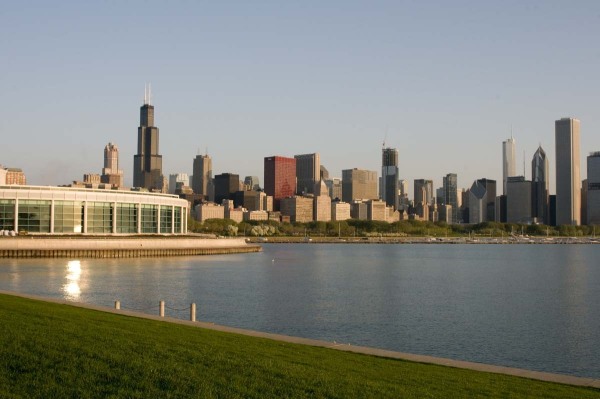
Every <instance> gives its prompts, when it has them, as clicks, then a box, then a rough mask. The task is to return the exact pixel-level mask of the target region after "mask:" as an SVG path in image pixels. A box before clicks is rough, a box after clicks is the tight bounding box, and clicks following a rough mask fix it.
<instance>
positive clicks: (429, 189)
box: [413, 179, 433, 205]
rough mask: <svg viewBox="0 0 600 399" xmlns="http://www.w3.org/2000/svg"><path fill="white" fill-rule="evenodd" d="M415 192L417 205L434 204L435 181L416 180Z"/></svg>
mask: <svg viewBox="0 0 600 399" xmlns="http://www.w3.org/2000/svg"><path fill="white" fill-rule="evenodd" d="M414 191H415V196H414V197H413V198H414V201H415V204H417V203H421V202H423V203H425V204H427V205H431V204H433V180H426V179H415V182H414Z"/></svg>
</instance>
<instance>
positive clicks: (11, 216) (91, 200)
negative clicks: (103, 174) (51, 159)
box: [0, 186, 188, 234]
mask: <svg viewBox="0 0 600 399" xmlns="http://www.w3.org/2000/svg"><path fill="white" fill-rule="evenodd" d="M187 212H188V202H187V201H186V200H182V199H180V198H178V197H177V196H173V195H166V194H154V193H147V192H131V191H121V190H118V191H117V190H88V189H74V188H63V187H34V186H0V230H15V231H18V232H27V233H42V234H43V233H45V234H53V233H55V234H157V233H161V234H185V233H186V232H187V231H186V227H187V226H186V225H187V219H186V218H187Z"/></svg>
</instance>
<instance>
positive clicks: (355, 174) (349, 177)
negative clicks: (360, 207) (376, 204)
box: [342, 168, 379, 203]
mask: <svg viewBox="0 0 600 399" xmlns="http://www.w3.org/2000/svg"><path fill="white" fill-rule="evenodd" d="M378 198H379V197H378V195H377V172H375V171H371V170H364V169H357V168H354V169H346V170H342V200H343V201H344V202H348V203H352V202H353V201H354V200H363V199H364V200H369V199H378Z"/></svg>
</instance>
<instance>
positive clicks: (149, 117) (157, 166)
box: [133, 85, 165, 192]
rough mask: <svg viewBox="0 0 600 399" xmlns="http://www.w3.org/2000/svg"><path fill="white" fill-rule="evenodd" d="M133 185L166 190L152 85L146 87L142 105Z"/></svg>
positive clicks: (134, 159)
mask: <svg viewBox="0 0 600 399" xmlns="http://www.w3.org/2000/svg"><path fill="white" fill-rule="evenodd" d="M133 186H134V187H141V188H147V189H148V190H150V191H161V192H162V191H165V190H164V189H165V187H164V177H163V173H162V155H160V154H159V153H158V128H157V127H156V126H154V106H153V105H152V92H151V90H150V85H148V86H147V87H145V88H144V104H143V105H142V106H141V107H140V126H139V127H138V146H137V154H136V155H134V156H133Z"/></svg>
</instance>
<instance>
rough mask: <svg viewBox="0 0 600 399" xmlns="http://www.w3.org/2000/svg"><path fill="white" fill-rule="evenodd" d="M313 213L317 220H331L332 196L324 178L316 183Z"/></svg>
mask: <svg viewBox="0 0 600 399" xmlns="http://www.w3.org/2000/svg"><path fill="white" fill-rule="evenodd" d="M313 192H314V197H313V215H314V220H315V222H329V221H330V220H331V197H330V196H329V190H328V189H327V185H326V184H325V182H324V181H323V180H321V181H320V182H318V183H316V184H315V188H314V190H313Z"/></svg>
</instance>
